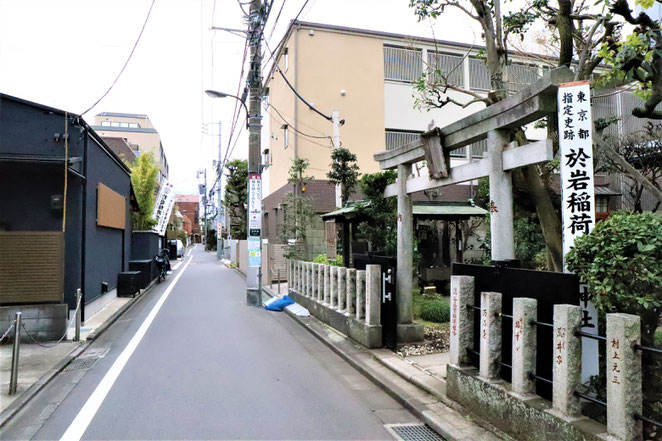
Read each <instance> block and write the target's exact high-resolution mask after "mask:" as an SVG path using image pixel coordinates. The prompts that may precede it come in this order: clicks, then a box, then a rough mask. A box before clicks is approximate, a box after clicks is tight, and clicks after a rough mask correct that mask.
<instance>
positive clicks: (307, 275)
mask: <svg viewBox="0 0 662 441" xmlns="http://www.w3.org/2000/svg"><path fill="white" fill-rule="evenodd" d="M309 285H310V273H309V272H308V262H304V263H303V290H302V292H301V294H303V296H304V297H308V290H309V288H308V287H309Z"/></svg>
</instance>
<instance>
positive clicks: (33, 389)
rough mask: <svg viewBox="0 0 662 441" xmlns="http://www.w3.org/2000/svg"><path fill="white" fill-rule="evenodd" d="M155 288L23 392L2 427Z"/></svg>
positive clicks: (0, 416) (0, 417)
mask: <svg viewBox="0 0 662 441" xmlns="http://www.w3.org/2000/svg"><path fill="white" fill-rule="evenodd" d="M154 286H155V282H154V280H152V282H151V283H150V284H149V285H148V286H147V288H145V289H144V290H142V292H141V293H139V294H137V295H136V296H135V297H133V298H132V299H131V300H130V301H129V302H127V303H126V304H124V305H123V306H122V307H121V308H120V309H118V310H117V311H116V312H115V313H114V314H113V315H112V316H110V318H109V319H108V320H106V321H105V322H104V323H103V324H102V325H101V326H99V328H97V330H96V331H95V332H93V333H90V334H89V335H88V336H87V338H86V339H85V342H84V343H81V345H80V346H79V347H77V348H75V349H74V350H73V351H71V352H70V353H69V354H68V355H67V356H66V357H64V358H63V359H62V360H60V361H59V362H58V363H57V364H56V365H55V366H54V367H53V368H52V369H51V370H49V371H48V372H46V373H45V374H44V375H42V376H41V378H39V379H38V380H37V381H36V382H34V383H32V385H31V386H30V387H28V388H27V389H26V390H25V392H23V393H22V394H21V395H20V396H19V397H18V398H16V399H15V400H14V401H13V402H12V403H11V404H10V405H9V406H7V408H6V409H5V410H4V411H3V412H2V414H0V427H3V426H4V425H5V424H7V423H8V422H9V421H11V419H12V418H13V417H14V416H15V415H16V414H17V413H18V411H20V410H21V409H22V408H23V407H25V405H26V404H28V402H30V400H32V398H34V397H35V395H37V394H38V393H39V392H40V391H41V390H42V389H43V388H44V387H46V385H47V384H48V383H50V382H51V380H53V378H55V377H56V376H57V375H58V374H59V373H60V372H62V370H63V369H64V368H66V367H67V366H68V365H69V364H70V363H71V362H72V361H74V360H75V359H76V358H78V357H80V356H81V355H82V354H83V353H84V352H85V351H86V350H87V348H88V347H89V346H90V345H91V344H92V343H93V342H94V341H95V340H96V339H98V338H99V336H101V334H103V333H104V332H106V330H108V328H110V326H111V325H112V324H113V323H115V322H116V321H117V319H119V318H120V317H121V316H122V315H123V314H124V313H125V312H127V311H128V310H129V308H131V307H132V306H133V305H134V304H135V303H136V302H137V301H138V300H140V299H141V298H143V297H144V295H145V294H147V293H148V292H149V291H151V290H152V288H153V287H154Z"/></svg>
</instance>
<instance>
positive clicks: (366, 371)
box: [262, 288, 462, 441]
mask: <svg viewBox="0 0 662 441" xmlns="http://www.w3.org/2000/svg"><path fill="white" fill-rule="evenodd" d="M262 291H263V292H264V293H265V294H267V295H269V296H271V297H273V293H272V292H269V291H267V288H262ZM284 312H285V313H287V314H288V315H289V316H290V318H292V319H293V320H294V321H295V322H297V323H298V324H299V325H301V326H302V327H303V328H304V329H306V330H307V331H308V332H310V333H311V334H312V335H313V336H315V337H316V338H317V339H318V340H320V341H321V342H322V343H324V344H325V345H326V346H327V347H328V348H329V349H331V350H332V351H333V352H334V353H336V354H337V355H338V356H340V358H342V359H343V360H345V361H346V362H347V363H348V364H349V365H350V366H352V367H353V368H354V369H356V370H357V371H359V372H360V373H361V374H362V375H363V376H365V377H366V378H367V379H368V380H370V381H371V382H372V383H374V384H375V385H376V386H378V387H379V388H380V389H381V390H383V391H384V392H385V393H386V394H387V395H388V396H390V397H391V398H393V399H394V400H395V401H397V402H398V403H399V404H400V405H402V406H403V407H404V408H406V409H407V410H409V411H410V412H412V413H413V414H414V415H416V416H417V417H418V418H419V419H420V420H421V421H423V422H424V423H425V424H426V425H428V426H429V427H430V428H431V429H432V430H434V431H435V432H437V433H438V434H439V435H441V436H442V437H443V438H444V439H445V440H447V441H459V440H460V439H461V438H462V435H461V434H458V435H460V436H456V435H455V434H452V433H450V432H449V431H448V430H447V429H446V428H445V427H444V426H443V425H442V424H444V425H447V424H446V423H444V422H443V420H441V418H439V417H437V416H436V415H434V414H432V415H431V412H430V411H429V410H428V409H427V408H426V406H425V405H424V404H423V403H421V402H420V401H418V400H416V399H415V398H412V397H408V396H407V394H406V393H405V392H404V391H401V390H398V389H397V387H393V386H391V385H389V384H388V383H387V382H386V380H384V379H382V378H380V377H379V374H377V373H375V372H373V371H372V370H371V368H370V367H368V366H364V365H363V364H362V363H361V362H359V361H357V360H355V359H354V358H353V357H352V356H351V355H349V354H348V353H346V352H345V351H344V350H342V349H341V348H339V347H337V346H335V345H334V344H333V343H332V342H330V341H329V340H327V339H326V338H325V336H324V335H323V334H322V333H320V332H318V331H316V330H315V329H313V328H312V327H311V326H310V325H308V324H307V323H306V322H305V321H304V320H303V319H302V318H301V317H299V316H297V315H295V314H293V313H291V312H290V311H288V310H284ZM311 318H312V319H314V320H316V319H315V318H314V317H312V316H311ZM322 326H323V325H322ZM348 339H349V338H348ZM359 351H360V352H362V353H364V354H366V355H367V356H369V357H371V358H372V359H377V360H378V361H379V359H378V358H377V357H375V356H374V355H373V354H371V353H370V352H369V351H368V350H367V349H363V348H361V349H359ZM405 379H406V380H408V379H407V378H405ZM425 392H426V393H428V392H427V391H425ZM433 396H435V395H433ZM435 398H436V396H435Z"/></svg>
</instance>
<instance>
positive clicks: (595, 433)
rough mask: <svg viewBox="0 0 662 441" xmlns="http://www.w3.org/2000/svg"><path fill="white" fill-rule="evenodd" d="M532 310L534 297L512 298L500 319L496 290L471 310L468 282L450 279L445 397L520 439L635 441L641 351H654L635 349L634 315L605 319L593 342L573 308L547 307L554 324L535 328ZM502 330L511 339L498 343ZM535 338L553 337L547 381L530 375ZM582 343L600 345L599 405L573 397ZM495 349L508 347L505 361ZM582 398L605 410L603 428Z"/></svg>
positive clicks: (637, 339)
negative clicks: (475, 361)
mask: <svg viewBox="0 0 662 441" xmlns="http://www.w3.org/2000/svg"><path fill="white" fill-rule="evenodd" d="M537 306H538V305H537V301H536V300H535V299H531V298H524V297H522V298H515V299H513V309H512V310H513V314H512V316H508V315H505V314H502V295H501V293H498V292H482V293H480V306H477V305H474V278H473V277H470V276H453V277H452V278H451V329H450V334H451V335H450V366H449V369H448V385H447V391H448V396H449V397H450V398H452V399H454V400H456V401H459V402H460V403H461V404H463V405H465V406H466V407H468V408H470V409H471V410H472V411H474V412H475V413H477V414H479V415H481V416H482V417H484V418H486V419H488V420H490V421H491V422H492V423H493V424H495V425H496V426H497V427H499V428H500V429H502V430H504V431H506V432H509V433H511V434H514V435H515V436H516V437H517V439H521V440H547V439H563V440H604V439H610V440H614V441H616V440H619V441H634V440H638V439H641V431H642V419H644V420H645V419H646V418H645V417H642V415H641V414H642V382H641V381H642V366H641V358H642V357H641V350H656V349H655V348H643V347H641V346H640V333H641V327H640V319H639V317H638V316H634V315H629V314H607V335H606V336H596V335H590V334H586V333H583V332H581V320H582V310H581V307H580V306H577V305H554V319H553V323H541V322H538V320H537ZM476 309H478V310H479V311H480V315H478V316H477V315H476V314H475V310H476ZM476 317H480V325H479V328H478V329H480V335H479V336H478V337H479V339H478V340H479V342H480V345H479V352H478V354H477V355H478V357H479V369H478V371H476V370H475V368H474V367H473V366H470V364H471V363H470V357H471V355H472V352H473V353H474V354H475V351H474V349H475V348H474V320H475V318H476ZM502 321H503V323H502ZM502 326H512V341H508V342H505V341H502V333H501V327H502ZM538 328H549V329H540V330H539V329H538ZM537 332H552V333H553V348H552V349H553V353H554V358H553V371H552V372H553V375H552V379H551V381H550V380H549V379H545V378H541V377H539V376H537V375H536V357H537V351H538V348H537V343H536V342H537ZM583 338H593V339H596V340H599V341H601V342H602V343H604V344H606V345H607V347H606V349H607V351H606V354H607V357H606V360H605V362H606V366H605V369H606V372H607V400H606V403H605V402H602V401H600V400H599V399H597V398H596V397H593V396H589V395H586V394H583V393H580V392H579V391H578V389H580V386H581V370H582V339H583ZM502 345H512V360H501V354H502V351H501V347H502ZM541 350H542V349H541ZM508 363H510V366H509V367H510V368H511V372H512V379H511V384H507V383H505V382H504V381H503V380H501V378H500V370H501V366H508ZM537 381H544V382H546V383H550V382H551V383H552V402H551V406H550V403H549V401H547V400H544V399H543V398H541V397H538V396H536V395H535V391H536V382H537ZM581 400H587V401H591V402H593V403H595V404H598V405H603V406H606V410H607V424H606V426H605V425H603V424H600V423H598V422H597V421H593V420H590V419H588V418H586V417H583V416H582V406H581Z"/></svg>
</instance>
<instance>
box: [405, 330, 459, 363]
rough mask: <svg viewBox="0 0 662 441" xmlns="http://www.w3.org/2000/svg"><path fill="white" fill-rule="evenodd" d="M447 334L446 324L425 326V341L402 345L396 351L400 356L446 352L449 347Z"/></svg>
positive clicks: (448, 334)
mask: <svg viewBox="0 0 662 441" xmlns="http://www.w3.org/2000/svg"><path fill="white" fill-rule="evenodd" d="M449 336H450V332H449V327H448V324H446V325H445V326H444V325H442V326H426V327H425V343H420V344H413V345H407V346H403V347H401V348H400V349H399V350H398V351H397V353H398V355H400V356H401V357H407V356H409V355H426V354H436V353H440V352H448V350H449V349H450V343H449Z"/></svg>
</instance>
